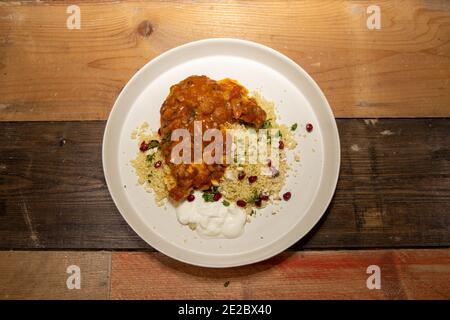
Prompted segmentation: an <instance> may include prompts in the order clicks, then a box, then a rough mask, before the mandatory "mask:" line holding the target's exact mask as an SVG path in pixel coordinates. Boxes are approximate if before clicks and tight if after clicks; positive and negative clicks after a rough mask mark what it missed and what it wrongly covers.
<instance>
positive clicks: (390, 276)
mask: <svg viewBox="0 0 450 320" xmlns="http://www.w3.org/2000/svg"><path fill="white" fill-rule="evenodd" d="M370 265H377V266H378V267H379V268H380V275H381V283H380V284H381V288H380V289H371V290H369V289H368V287H367V278H368V277H369V276H370V275H369V274H367V273H366V272H367V268H368V266H370ZM111 274H112V278H111V298H112V299H449V298H450V250H448V249H434V250H373V251H316V252H314V251H311V252H297V253H283V254H281V255H279V256H277V257H275V258H272V259H269V260H267V261H264V262H261V263H257V264H253V265H250V266H244V267H237V268H230V269H208V268H200V267H194V266H190V265H186V264H183V263H181V262H178V261H175V260H173V259H171V258H168V257H166V256H164V255H162V254H159V253H142V252H115V253H113V254H112V272H111Z"/></svg>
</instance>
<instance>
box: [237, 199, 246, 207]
mask: <svg viewBox="0 0 450 320" xmlns="http://www.w3.org/2000/svg"><path fill="white" fill-rule="evenodd" d="M236 204H237V205H238V206H239V207H241V208H244V207H245V206H246V205H247V202H245V200H238V201H236Z"/></svg>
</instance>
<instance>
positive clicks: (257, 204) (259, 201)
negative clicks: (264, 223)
mask: <svg viewBox="0 0 450 320" xmlns="http://www.w3.org/2000/svg"><path fill="white" fill-rule="evenodd" d="M261 202H262V201H261V199H258V200H256V201H255V205H256V206H257V207H258V208H259V207H261Z"/></svg>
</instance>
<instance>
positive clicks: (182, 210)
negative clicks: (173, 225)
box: [176, 192, 247, 239]
mask: <svg viewBox="0 0 450 320" xmlns="http://www.w3.org/2000/svg"><path fill="white" fill-rule="evenodd" d="M176 211H177V218H178V221H179V222H180V223H181V224H184V225H187V224H190V223H195V224H196V225H197V228H196V230H197V232H198V233H199V234H200V235H203V236H208V237H225V238H230V239H231V238H237V237H239V236H240V235H241V234H242V232H243V231H244V225H245V222H246V220H247V215H246V213H245V211H244V210H243V209H241V208H239V207H237V206H236V205H235V204H234V203H230V205H229V206H228V207H225V206H224V205H223V204H222V201H221V200H220V201H216V202H205V201H204V200H203V199H202V194H201V193H200V192H196V193H195V200H194V201H192V202H189V201H184V202H183V203H181V204H180V205H179V206H178V207H177V209H176Z"/></svg>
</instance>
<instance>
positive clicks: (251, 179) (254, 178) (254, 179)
mask: <svg viewBox="0 0 450 320" xmlns="http://www.w3.org/2000/svg"><path fill="white" fill-rule="evenodd" d="M256 180H258V177H257V176H250V177H248V182H250V183H254V182H256Z"/></svg>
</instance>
